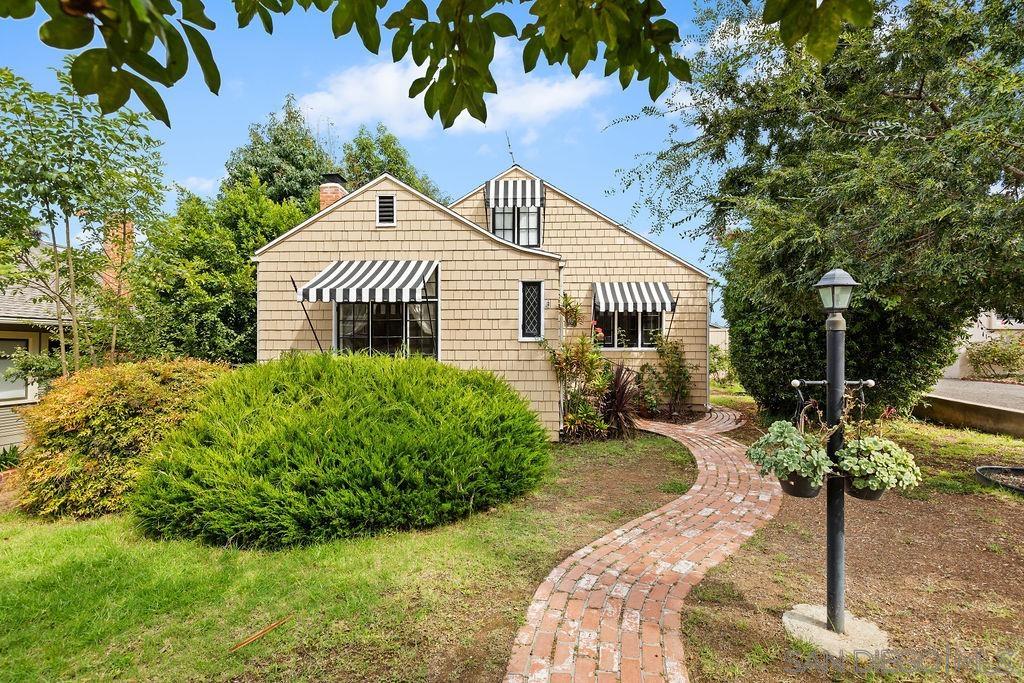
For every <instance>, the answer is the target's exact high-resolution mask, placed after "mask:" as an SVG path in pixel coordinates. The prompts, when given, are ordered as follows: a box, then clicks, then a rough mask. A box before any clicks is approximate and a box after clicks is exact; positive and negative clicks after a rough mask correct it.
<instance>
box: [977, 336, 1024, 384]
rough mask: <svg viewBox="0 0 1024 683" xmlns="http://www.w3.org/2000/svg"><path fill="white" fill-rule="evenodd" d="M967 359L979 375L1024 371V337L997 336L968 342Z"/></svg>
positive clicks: (996, 375) (1001, 374)
mask: <svg viewBox="0 0 1024 683" xmlns="http://www.w3.org/2000/svg"><path fill="white" fill-rule="evenodd" d="M967 360H968V361H970V363H971V367H972V368H973V369H974V372H975V374H976V375H977V376H978V377H1000V376H1002V377H1005V376H1007V375H1012V374H1015V373H1018V372H1024V339H1021V338H1017V337H997V338H995V339H989V340H987V341H983V342H977V343H974V344H968V346H967Z"/></svg>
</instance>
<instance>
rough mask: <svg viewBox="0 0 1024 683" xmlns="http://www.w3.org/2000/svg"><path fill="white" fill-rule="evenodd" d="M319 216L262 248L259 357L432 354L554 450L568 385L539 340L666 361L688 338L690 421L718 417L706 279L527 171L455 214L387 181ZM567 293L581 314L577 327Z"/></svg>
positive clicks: (472, 196)
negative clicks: (693, 414)
mask: <svg viewBox="0 0 1024 683" xmlns="http://www.w3.org/2000/svg"><path fill="white" fill-rule="evenodd" d="M320 192H321V195H320V205H321V210H320V212H319V213H317V214H316V215H314V216H313V217H311V218H310V219H309V220H307V221H305V222H303V223H302V224H300V225H298V226H296V227H295V228H293V229H292V230H290V231H288V232H287V233H285V234H283V235H281V236H280V237H278V238H277V239H275V240H273V241H272V242H270V243H269V244H267V245H265V246H263V247H262V248H260V249H258V250H257V251H256V253H255V255H254V260H255V261H256V262H257V300H258V303H257V358H258V359H259V360H262V361H265V360H269V359H273V358H276V357H278V356H280V355H281V354H282V353H285V352H288V351H292V350H316V349H318V348H323V349H324V350H327V349H347V350H367V349H369V350H372V351H381V352H387V353H391V352H395V351H399V350H401V349H403V348H407V349H408V350H409V351H411V352H417V353H424V354H428V355H433V356H435V357H437V358H438V359H439V360H441V361H442V362H445V363H450V364H452V365H455V366H458V367H464V368H483V369H487V370H491V371H493V372H495V373H497V374H498V375H501V376H503V377H504V378H505V379H507V380H508V381H509V382H510V383H511V384H512V386H514V387H515V388H516V389H517V390H518V391H519V392H521V393H522V395H523V396H525V397H526V398H527V399H528V400H529V401H530V403H531V404H532V406H533V408H534V409H535V410H536V412H537V413H538V414H539V415H540V417H541V420H542V421H543V423H544V425H545V426H546V427H547V429H548V430H549V432H550V433H551V434H552V436H556V435H557V433H558V430H559V427H560V424H559V423H560V417H561V411H560V395H559V394H560V392H559V385H558V382H557V380H556V378H555V374H554V371H553V370H552V368H551V365H550V362H549V359H548V355H547V352H546V351H545V349H544V346H543V345H542V343H541V342H542V340H545V339H547V340H549V341H550V342H551V343H552V344H554V345H557V344H558V343H559V342H560V341H564V340H566V339H568V338H570V337H572V336H573V335H581V334H590V330H591V320H592V319H593V320H595V321H596V324H597V325H598V326H600V327H601V328H602V329H603V330H605V331H606V332H607V334H606V335H605V337H604V341H603V349H602V350H603V352H604V354H605V355H606V356H607V357H608V358H609V359H611V360H612V361H614V362H616V363H621V364H625V365H627V366H630V367H633V368H639V367H640V366H641V365H643V364H644V363H647V362H652V363H657V353H656V351H655V350H654V348H653V339H654V335H655V333H663V334H664V335H666V336H667V337H668V338H672V339H679V340H682V341H683V342H684V344H685V352H686V355H687V358H688V359H689V362H690V363H691V364H692V366H693V369H694V372H693V385H692V391H691V394H690V401H691V403H692V407H694V408H695V409H698V410H706V408H707V404H708V378H707V367H708V363H707V360H708V359H707V353H708V275H707V274H706V273H704V272H703V271H701V270H700V269H698V268H696V267H694V266H693V265H691V264H689V263H687V262H686V261H684V260H683V259H681V258H679V257H678V256H675V255H673V254H671V253H669V252H668V251H666V250H664V249H662V248H661V247H658V246H657V245H655V244H654V243H652V242H651V241H649V240H647V239H646V238H644V237H643V236H641V235H639V234H637V233H635V232H633V231H631V230H629V229H628V228H626V227H625V226H623V225H621V224H619V223H617V222H615V221H614V220H612V219H610V218H608V217H607V216H604V215H602V214H601V213H600V212H598V211H597V210H596V209H594V208H592V207H590V206H587V205H586V204H584V203H583V202H582V201H580V200H579V199H576V198H575V197H573V196H571V195H569V194H568V193H567V192H564V191H562V190H560V189H558V188H557V187H555V186H554V185H552V184H551V183H549V182H547V181H545V180H542V179H540V178H538V177H537V176H535V175H533V174H532V173H530V172H529V171H527V170H526V169H524V168H522V167H520V166H518V165H516V166H512V167H511V168H509V169H507V170H506V171H504V172H503V173H501V174H499V175H498V176H496V177H494V178H492V179H491V180H488V181H486V182H483V183H482V184H480V185H479V186H478V187H476V188H474V189H473V190H472V191H470V192H469V193H467V194H466V195H465V196H464V197H462V198H460V199H458V200H457V201H455V202H454V203H452V204H451V206H444V205H442V204H439V203H438V202H435V201H434V200H432V199H430V198H428V197H426V196H425V195H423V194H421V193H419V192H417V191H416V190H414V189H413V188H411V187H409V186H408V185H406V184H404V183H402V182H401V181H399V180H397V179H395V178H394V177H392V176H390V175H386V174H385V175H383V176H380V177H379V178H377V179H375V180H373V181H371V182H369V183H367V184H366V185H364V186H362V187H360V188H358V189H356V190H353V191H352V192H350V193H349V192H346V190H345V189H344V188H343V187H342V185H341V178H340V177H338V176H332V177H329V178H325V182H324V184H323V185H321V189H320ZM563 293H567V294H569V295H570V296H572V297H573V298H574V299H575V300H576V301H578V302H580V303H581V304H582V307H583V310H584V315H583V321H582V323H581V324H580V325H579V326H577V327H574V328H569V327H567V326H566V325H565V324H564V323H563V320H562V317H561V316H560V315H559V312H558V305H559V301H560V298H561V295H562V294H563Z"/></svg>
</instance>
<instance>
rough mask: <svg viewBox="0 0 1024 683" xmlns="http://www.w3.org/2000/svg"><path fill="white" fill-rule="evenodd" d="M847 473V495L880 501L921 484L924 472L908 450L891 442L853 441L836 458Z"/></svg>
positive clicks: (872, 438)
mask: <svg viewBox="0 0 1024 683" xmlns="http://www.w3.org/2000/svg"><path fill="white" fill-rule="evenodd" d="M836 459H837V461H838V464H839V469H840V470H842V471H843V472H844V473H846V474H847V475H848V476H847V479H846V491H847V493H849V494H850V495H851V496H853V497H854V498H860V499H861V500H878V499H879V498H881V497H882V494H883V493H885V492H886V491H887V490H889V489H892V488H899V489H903V490H907V489H912V488H914V487H915V486H917V485H918V484H920V483H921V469H920V468H919V467H918V466H917V464H916V463H915V462H914V456H912V455H911V454H910V453H909V452H908V451H907V450H906V449H905V448H903V447H902V446H900V445H899V444H897V443H896V442H895V441H892V440H891V439H886V438H883V437H880V436H865V437H863V438H859V439H852V440H850V441H848V442H847V443H846V445H845V446H843V449H842V450H841V451H839V452H838V453H837V454H836Z"/></svg>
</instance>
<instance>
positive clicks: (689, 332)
mask: <svg viewBox="0 0 1024 683" xmlns="http://www.w3.org/2000/svg"><path fill="white" fill-rule="evenodd" d="M502 177H506V178H527V177H530V176H529V175H528V174H526V173H524V172H523V171H522V170H521V169H518V168H513V169H511V170H509V172H507V173H506V174H504V176H502ZM452 208H454V209H455V210H456V211H458V212H459V213H461V214H462V215H464V216H467V217H470V218H472V219H473V220H476V221H478V222H480V224H481V225H485V224H486V223H484V222H482V221H484V220H485V214H486V207H485V206H484V195H483V190H482V189H481V190H479V191H477V192H474V193H472V194H470V195H469V196H467V197H465V198H464V199H462V200H460V201H459V202H457V203H456V204H455V205H454V206H453V207H452ZM543 231H544V232H543V237H542V247H543V248H544V249H545V250H547V251H552V252H555V253H557V254H560V255H561V256H562V258H563V260H564V261H565V264H566V265H565V269H564V271H563V274H562V285H563V288H564V290H565V291H566V292H568V293H569V294H570V295H572V296H573V297H574V298H575V299H576V300H577V301H579V302H581V304H582V306H583V310H584V321H585V324H584V325H583V326H581V327H580V328H577V329H576V330H572V331H570V332H569V333H568V334H583V333H585V332H586V331H587V330H588V328H589V321H590V318H591V312H592V311H593V293H592V283H593V282H599V281H646V282H653V281H660V282H666V283H668V285H669V288H670V289H671V290H672V295H673V296H674V297H675V299H676V310H675V312H674V313H665V326H666V332H667V336H668V337H669V338H672V339H681V340H683V342H684V348H685V352H686V358H687V360H688V362H689V363H690V364H691V365H692V366H693V384H692V390H691V394H690V401H691V403H692V404H693V406H694V407H698V408H699V407H703V406H704V405H706V404H707V403H708V386H707V330H708V296H707V294H708V292H707V286H708V281H707V278H706V276H705V275H704V274H702V273H700V272H699V271H697V270H695V269H694V268H691V267H688V266H686V265H683V264H681V263H680V262H679V261H678V260H675V259H673V258H670V257H669V256H666V255H665V254H663V253H662V252H660V251H659V250H658V249H656V248H654V247H652V246H651V245H649V244H646V243H644V241H643V240H642V239H640V238H639V237H638V236H636V235H633V234H631V233H629V232H628V231H626V230H623V229H622V228H620V227H618V226H616V225H615V224H614V223H612V222H611V221H609V220H607V219H606V218H604V217H602V216H600V215H598V214H596V213H594V212H593V211H590V210H588V209H587V208H586V207H584V206H582V205H581V204H579V203H578V202H576V201H574V200H573V199H571V198H570V197H567V196H566V195H564V194H562V193H560V192H558V191H557V190H555V189H554V188H552V187H551V186H550V185H549V186H547V189H546V199H545V209H544V224H543ZM605 354H606V355H607V356H608V357H609V358H611V359H613V360H615V361H616V362H622V363H625V364H626V365H627V366H629V367H632V368H634V369H639V367H640V366H641V365H643V364H644V363H645V362H657V353H655V352H654V351H613V350H606V351H605Z"/></svg>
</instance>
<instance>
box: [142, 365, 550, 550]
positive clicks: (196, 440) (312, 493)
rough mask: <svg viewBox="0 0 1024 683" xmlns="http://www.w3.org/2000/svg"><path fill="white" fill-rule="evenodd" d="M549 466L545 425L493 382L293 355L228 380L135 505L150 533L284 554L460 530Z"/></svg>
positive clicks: (175, 437) (168, 449)
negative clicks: (345, 541)
mask: <svg viewBox="0 0 1024 683" xmlns="http://www.w3.org/2000/svg"><path fill="white" fill-rule="evenodd" d="M547 465H548V445H547V435H546V433H545V431H544V429H543V427H542V426H541V424H540V422H539V420H538V418H537V417H536V415H534V413H532V412H531V411H530V409H529V407H528V405H527V403H526V401H525V400H524V399H523V398H522V397H521V396H519V394H517V393H516V392H515V391H514V390H513V389H512V388H511V387H510V386H509V385H508V384H507V383H505V382H504V381H502V380H500V379H498V378H497V377H495V376H494V375H492V374H490V373H486V372H482V371H465V370H458V369H456V368H452V367H449V366H446V365H442V364H441V363H438V362H437V361H435V360H432V359H426V358H410V359H402V358H392V357H384V356H374V357H370V356H366V355H345V356H334V355H331V354H302V355H290V356H286V357H285V358H282V359H281V360H278V361H273V362H270V363H266V364H262V365H255V366H248V367H244V368H242V369H240V370H238V371H236V372H233V373H231V374H230V375H228V376H226V377H223V378H221V379H220V380H219V381H218V382H216V383H215V384H214V386H213V387H212V388H211V391H210V394H209V397H208V400H207V401H206V402H205V405H204V407H203V408H202V410H201V411H200V412H199V413H197V414H196V415H195V416H194V417H192V418H191V419H189V420H188V421H186V422H185V423H183V424H182V425H181V426H180V427H179V428H178V429H176V430H175V431H174V432H173V433H172V434H170V435H168V437H167V439H166V440H165V441H164V442H163V443H162V444H161V445H160V447H159V448H158V449H157V450H156V456H155V457H154V458H153V459H151V460H150V461H149V463H147V466H146V469H145V472H144V474H143V475H142V477H141V479H140V482H139V487H138V491H137V493H136V495H135V496H134V498H133V509H134V512H135V514H136V516H137V517H138V520H139V524H140V525H141V527H142V529H143V530H144V532H146V533H147V534H149V535H152V536H156V537H165V538H195V539H199V540H202V541H204V542H207V543H212V544H217V545H225V544H231V545H235V546H240V547H261V548H277V547H284V546H290V545H296V544H305V543H314V542H319V541H324V540H329V539H333V538H338V537H348V536H356V535H362V534H370V533H375V532H380V531H384V530H391V529H411V528H423V527H430V526H434V525H437V524H442V523H445V522H449V521H452V520H455V519H458V518H460V517H463V516H465V515H467V514H469V513H470V512H472V511H474V510H479V509H487V508H489V507H491V506H493V505H495V504H497V503H500V502H502V501H505V500H508V499H510V498H512V497H514V496H517V495H520V494H522V493H524V492H526V491H528V490H530V489H531V488H532V487H534V486H535V485H536V484H537V483H538V481H539V480H540V479H541V478H542V477H543V476H544V474H545V472H546V469H547Z"/></svg>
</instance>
